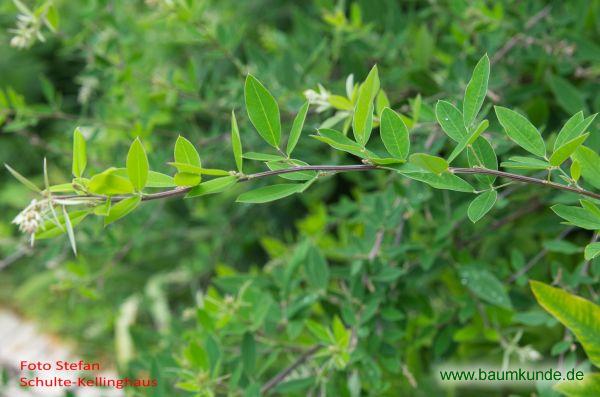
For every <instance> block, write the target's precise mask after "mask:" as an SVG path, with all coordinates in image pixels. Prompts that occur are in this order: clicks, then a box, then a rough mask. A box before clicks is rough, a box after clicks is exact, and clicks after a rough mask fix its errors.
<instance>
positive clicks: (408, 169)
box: [397, 164, 473, 193]
mask: <svg viewBox="0 0 600 397" xmlns="http://www.w3.org/2000/svg"><path fill="white" fill-rule="evenodd" d="M397 171H398V172H399V173H400V174H402V175H404V176H406V177H408V178H411V179H414V180H416V181H420V182H425V183H427V184H428V185H430V186H431V187H434V188H436V189H447V190H454V191H457V192H468V193H473V187H472V186H471V185H469V183H468V182H467V181H465V180H464V179H461V178H460V177H458V176H456V175H454V174H451V173H449V172H444V173H443V174H441V175H437V174H432V173H427V172H422V171H421V169H420V168H418V167H415V166H413V165H412V164H406V165H404V166H402V168H400V169H398V170H397Z"/></svg>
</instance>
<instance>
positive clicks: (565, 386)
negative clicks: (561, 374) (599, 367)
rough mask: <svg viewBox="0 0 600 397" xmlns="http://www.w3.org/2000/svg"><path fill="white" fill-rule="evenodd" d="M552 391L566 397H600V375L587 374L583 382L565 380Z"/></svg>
mask: <svg viewBox="0 0 600 397" xmlns="http://www.w3.org/2000/svg"><path fill="white" fill-rule="evenodd" d="M553 389H554V390H556V391H558V392H560V393H562V394H564V395H566V396H567V397H594V396H600V374H598V373H587V374H585V376H584V378H583V380H575V381H573V380H565V381H563V382H560V383H557V384H556V385H554V386H553Z"/></svg>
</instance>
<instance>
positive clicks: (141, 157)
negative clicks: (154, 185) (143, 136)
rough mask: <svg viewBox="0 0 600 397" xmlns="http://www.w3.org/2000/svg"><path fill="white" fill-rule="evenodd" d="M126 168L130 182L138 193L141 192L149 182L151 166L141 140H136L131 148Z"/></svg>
mask: <svg viewBox="0 0 600 397" xmlns="http://www.w3.org/2000/svg"><path fill="white" fill-rule="evenodd" d="M126 167H127V175H128V176H129V181H130V182H131V184H132V185H133V187H134V189H135V190H136V191H138V192H141V191H142V189H143V188H144V187H145V186H146V182H147V181H148V171H149V168H150V166H149V165H148V157H146V151H145V150H144V146H142V142H140V139H139V138H136V139H135V140H134V141H133V143H132V144H131V146H130V147H129V152H128V153H127V162H126Z"/></svg>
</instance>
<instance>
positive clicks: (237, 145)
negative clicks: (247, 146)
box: [231, 110, 244, 172]
mask: <svg viewBox="0 0 600 397" xmlns="http://www.w3.org/2000/svg"><path fill="white" fill-rule="evenodd" d="M231 147H232V149H233V157H234V159H235V165H236V167H237V170H238V171H239V172H244V171H243V165H244V164H243V159H242V140H241V139H240V130H239V128H238V124H237V120H236V118H235V112H234V111H233V110H232V111H231Z"/></svg>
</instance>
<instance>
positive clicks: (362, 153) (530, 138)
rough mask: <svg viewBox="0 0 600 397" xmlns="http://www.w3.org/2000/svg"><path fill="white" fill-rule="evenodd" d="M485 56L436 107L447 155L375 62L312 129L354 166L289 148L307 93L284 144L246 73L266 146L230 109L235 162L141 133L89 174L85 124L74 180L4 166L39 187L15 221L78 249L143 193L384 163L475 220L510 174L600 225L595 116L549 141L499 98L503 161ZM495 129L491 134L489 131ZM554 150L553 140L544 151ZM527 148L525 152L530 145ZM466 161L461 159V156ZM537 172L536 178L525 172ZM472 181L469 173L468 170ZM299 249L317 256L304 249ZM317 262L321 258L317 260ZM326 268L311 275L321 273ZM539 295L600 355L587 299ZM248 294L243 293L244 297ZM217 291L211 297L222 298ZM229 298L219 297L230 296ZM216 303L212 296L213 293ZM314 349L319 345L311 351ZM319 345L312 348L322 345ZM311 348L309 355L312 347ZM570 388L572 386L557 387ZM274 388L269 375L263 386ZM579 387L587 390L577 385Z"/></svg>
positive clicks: (590, 248) (538, 287) (326, 340)
mask: <svg viewBox="0 0 600 397" xmlns="http://www.w3.org/2000/svg"><path fill="white" fill-rule="evenodd" d="M489 73H490V62H489V59H488V57H487V55H485V56H483V57H482V58H481V60H480V61H479V62H478V63H477V65H476V67H475V69H474V71H473V74H472V77H471V79H470V81H469V83H468V85H467V87H466V90H465V93H464V97H463V99H462V101H461V102H462V103H461V104H460V106H456V105H455V104H453V103H451V102H449V101H445V100H440V101H438V102H437V104H436V106H435V116H436V119H437V122H438V123H439V126H440V127H441V129H442V130H443V132H444V133H445V134H446V135H447V136H448V137H449V138H450V139H451V140H452V141H454V143H455V144H454V148H453V150H452V151H451V152H450V153H449V154H448V156H446V157H445V158H444V157H439V156H437V155H433V154H429V153H411V150H410V148H411V134H410V131H411V126H412V125H413V124H414V122H415V121H414V118H413V119H411V118H409V117H407V116H405V115H404V114H401V113H399V112H396V111H394V110H393V109H391V108H390V106H389V102H388V100H387V96H386V94H385V92H384V91H383V89H381V87H380V81H379V75H378V70H377V67H376V66H375V67H373V68H372V69H371V71H370V72H369V74H368V75H367V77H366V79H365V80H364V81H363V82H362V83H361V84H354V83H353V82H352V81H349V84H347V92H346V95H345V96H343V95H332V96H330V97H329V98H328V101H329V104H330V105H331V106H332V107H333V108H336V109H339V110H341V111H343V112H345V113H344V114H345V115H346V116H345V119H343V120H341V121H343V123H342V124H343V127H342V128H341V130H335V129H332V128H329V127H328V126H322V128H319V129H318V130H317V131H315V132H314V133H312V134H310V137H311V138H313V139H316V140H318V141H320V142H322V143H324V144H326V145H328V146H330V147H331V148H332V149H334V150H335V151H338V152H345V153H347V154H349V155H351V158H353V159H356V161H355V162H354V163H352V164H345V163H340V164H316V165H315V164H308V163H307V162H305V161H303V160H301V159H298V158H295V157H294V156H293V154H294V149H295V148H296V146H297V144H298V143H299V141H300V138H301V137H302V133H303V129H304V128H303V127H304V122H305V119H306V117H307V114H308V112H309V108H310V106H311V103H310V102H309V101H306V102H305V103H304V104H303V105H302V106H301V107H300V109H299V110H298V112H297V114H296V116H295V118H294V121H293V124H292V127H291V130H290V131H289V134H287V140H286V142H285V144H283V142H282V141H283V139H282V136H283V134H282V124H281V120H280V111H279V107H278V104H277V101H276V100H275V99H274V97H273V96H272V95H271V94H270V93H269V91H268V90H267V89H266V88H265V86H264V85H263V84H261V82H260V81H258V80H257V79H256V78H255V77H253V76H252V75H248V76H247V78H246V82H245V89H244V93H245V103H246V110H247V115H248V118H249V120H250V122H251V123H252V125H253V126H254V127H255V129H256V131H257V132H258V134H259V135H260V137H262V139H263V140H264V141H265V142H266V143H267V144H268V146H270V150H269V151H267V152H260V153H258V152H248V151H246V152H245V151H244V150H243V145H242V139H241V137H242V136H243V134H241V133H240V131H239V128H238V124H237V120H236V115H235V113H234V112H232V113H231V146H232V149H233V155H234V164H235V170H225V169H215V168H209V167H207V166H206V165H205V164H203V163H202V161H201V156H200V154H199V153H198V151H197V150H196V148H195V146H194V144H193V143H192V142H190V141H189V140H187V139H186V138H184V137H182V136H179V137H178V138H177V141H176V142H175V147H174V155H173V161H172V162H169V163H168V164H169V165H170V166H172V167H173V168H174V170H175V172H174V174H173V175H167V174H164V173H160V172H157V171H154V170H151V169H150V162H149V160H148V157H147V155H146V151H145V149H144V145H143V143H142V141H141V140H140V139H135V140H134V141H133V143H132V144H131V146H130V148H129V151H128V154H127V157H126V159H125V166H124V167H122V166H115V167H110V168H108V169H106V170H104V171H102V172H100V173H97V174H94V175H86V173H85V171H86V165H87V157H86V152H87V148H86V141H85V138H84V134H83V133H82V131H80V130H78V129H77V130H75V133H74V135H73V165H72V173H73V177H74V178H73V180H72V181H71V182H70V183H61V184H57V185H53V184H50V183H49V180H48V177H47V175H48V174H47V171H46V164H45V162H44V174H45V176H46V177H45V186H44V188H43V189H41V188H39V187H38V186H36V185H35V184H33V183H32V182H31V181H29V180H27V179H26V178H25V177H24V176H22V175H21V174H19V173H18V172H17V171H15V170H14V169H12V168H11V167H10V166H8V165H7V169H8V170H9V171H10V172H11V173H12V174H13V175H14V176H15V177H16V178H17V179H18V180H20V181H21V182H23V183H24V184H25V185H26V186H28V187H30V188H31V189H32V190H35V191H36V192H38V193H39V194H40V198H39V199H38V200H36V201H34V202H33V203H32V204H31V205H30V206H29V207H27V208H26V209H25V210H24V211H23V212H22V213H21V214H19V216H18V217H17V218H16V219H15V221H16V223H19V224H20V226H21V225H22V224H23V222H24V221H23V219H26V218H27V216H29V215H31V214H32V213H34V214H38V215H40V217H41V221H40V222H39V224H34V227H33V229H31V228H30V229H28V232H29V233H30V234H31V237H32V241H33V239H34V238H35V239H46V238H52V237H56V236H59V235H61V234H67V235H68V237H69V241H70V243H71V245H72V248H73V251H75V252H76V244H75V241H76V240H75V234H74V228H75V227H76V226H77V225H78V224H79V223H80V222H81V221H83V220H84V218H86V217H87V216H90V215H96V216H99V217H101V218H103V220H104V225H109V224H111V223H113V222H115V221H117V220H119V219H121V218H123V217H125V216H126V215H128V214H130V213H131V212H132V211H134V210H135V209H136V208H137V207H138V206H140V205H141V204H142V202H143V201H148V200H159V199H166V198H169V197H174V196H185V197H186V198H198V197H201V196H206V195H209V194H216V193H222V192H224V191H226V190H228V189H231V188H232V187H233V186H234V185H236V184H238V183H241V182H246V181H250V182H252V181H255V180H258V179H263V178H275V177H279V178H282V179H285V182H283V183H274V184H270V185H267V186H263V187H259V188H255V189H253V190H249V191H247V192H245V193H242V194H241V195H240V196H239V197H238V198H237V201H238V202H240V203H267V202H271V201H274V200H279V199H283V198H285V197H288V196H291V195H294V194H299V193H302V192H304V191H306V190H307V189H308V188H309V187H311V185H312V184H313V183H315V182H316V181H317V180H318V179H320V178H324V177H326V176H328V175H331V174H335V173H339V172H358V171H361V172H388V173H393V174H398V175H399V176H400V177H406V178H409V179H412V180H415V181H419V182H423V183H425V184H427V185H429V186H431V187H433V188H435V189H442V190H451V191H457V192H464V193H470V194H474V195H475V197H474V198H473V199H472V200H471V202H470V204H469V206H468V211H467V213H468V217H469V219H470V220H471V221H472V222H477V221H479V220H480V219H482V218H483V217H484V216H485V215H486V214H488V213H489V212H490V211H491V210H492V209H493V208H494V206H495V204H496V201H497V199H498V196H499V193H498V191H499V190H500V189H501V188H504V187H506V186H508V185H510V184H513V183H529V184H536V185H540V186H541V188H545V189H557V190H562V191H566V192H569V193H571V194H574V195H579V196H580V200H579V205H566V204H556V205H554V206H552V210H553V211H554V212H555V213H556V214H557V215H558V216H559V217H560V218H562V219H563V220H564V222H565V223H567V224H569V225H572V226H576V227H580V228H583V229H587V230H592V231H596V232H597V231H600V207H599V203H600V201H599V200H600V194H599V193H597V190H598V189H600V156H599V155H598V153H596V152H595V151H593V150H592V149H590V148H588V147H586V146H585V141H586V139H587V138H588V137H589V132H588V128H589V126H590V125H591V123H592V122H593V121H594V119H595V116H596V115H587V116H586V115H584V114H583V112H581V111H580V112H578V113H575V114H574V115H573V116H572V117H571V118H569V119H568V120H567V122H566V123H565V124H564V126H563V127H562V128H561V130H560V131H559V133H558V135H557V136H556V139H555V140H554V142H547V141H545V140H544V138H543V137H542V135H541V134H540V132H539V130H538V129H537V128H536V127H535V126H534V125H533V124H532V123H531V122H530V121H529V120H528V119H527V118H526V117H525V116H523V115H522V114H520V113H519V112H517V111H515V110H511V109H508V108H505V107H501V106H495V107H494V110H495V115H496V117H497V120H498V122H499V124H500V125H501V128H502V130H503V131H504V132H505V134H506V136H507V137H508V138H509V139H510V140H511V141H513V142H514V143H515V144H516V145H518V146H519V147H520V148H522V149H523V151H524V153H523V155H519V156H512V157H509V158H508V159H505V161H502V162H500V163H499V161H498V157H497V155H496V153H495V151H494V145H492V142H490V140H491V139H492V135H491V134H489V133H488V128H489V126H490V121H489V120H487V119H485V118H482V117H480V116H479V114H480V110H481V108H482V105H483V103H484V100H485V98H486V95H487V93H488V80H489ZM377 130H378V131H379V137H380V139H381V143H382V144H383V148H384V149H385V153H384V152H383V150H381V149H380V148H374V147H373V146H377V145H373V144H372V142H373V139H371V138H372V137H371V136H372V133H373V132H374V131H377ZM494 139H496V138H494ZM550 148H551V150H549V149H550ZM525 152H526V153H525ZM247 161H255V162H260V163H263V164H264V165H265V166H266V169H264V170H262V171H259V172H255V173H247V172H245V169H246V168H247V166H246V164H245V162H247ZM459 161H462V162H463V163H465V162H466V166H456V165H454V164H457V163H459ZM527 172H534V175H533V176H530V175H525V174H524V173H527ZM471 175H472V176H473V178H472V179H468V177H469V176H471ZM302 255H310V254H307V253H305V252H303V253H302ZM584 255H585V259H586V260H591V259H593V258H595V257H596V256H598V255H600V243H598V242H592V243H590V244H589V245H587V246H586V247H585V253H584ZM315 261H316V262H319V259H315ZM318 278H319V275H315V279H318ZM533 290H534V293H535V294H536V297H537V298H538V299H539V301H540V303H541V304H542V306H543V307H544V308H546V309H547V310H548V311H549V312H551V313H552V314H553V315H555V316H556V317H557V318H558V319H559V320H560V321H562V322H564V323H565V325H567V326H568V327H570V328H571V329H572V330H573V332H574V334H575V335H576V336H577V337H578V338H579V339H580V341H581V343H582V344H583V346H584V348H585V349H586V351H587V353H588V355H589V357H590V360H591V362H592V363H594V364H595V365H598V362H599V361H598V360H599V359H598V352H599V351H600V346H599V344H598V339H599V338H598V335H600V333H599V330H598V321H595V320H594V319H597V318H598V312H599V310H600V309H598V307H597V306H596V305H594V304H593V303H591V302H588V301H584V300H582V299H581V298H577V297H573V296H571V295H569V294H567V293H566V292H564V291H560V290H556V289H554V288H552V287H548V286H545V285H543V284H539V283H536V284H533ZM245 293H246V292H245V291H242V292H240V293H239V296H243V295H244V294H245ZM215 299H216V298H215ZM228 304H233V303H232V302H229V303H227V302H225V303H223V302H219V303H218V304H216V306H217V308H218V307H221V305H225V306H227V305H228ZM209 306H210V303H209ZM201 321H204V323H205V324H204V325H205V326H206V327H208V328H214V327H215V326H216V325H215V324H214V323H213V320H211V319H208V318H203V319H201ZM309 328H310V330H311V332H313V333H314V334H315V335H317V336H318V338H319V339H320V340H321V343H322V344H323V345H324V346H329V347H328V348H329V352H334V353H335V354H332V355H331V357H332V359H331V365H332V367H337V368H343V367H344V366H345V365H346V364H347V363H348V361H349V359H350V356H349V353H350V351H351V350H352V346H353V342H352V338H351V335H350V333H349V332H348V330H347V329H346V328H345V327H344V325H343V323H342V322H341V321H340V320H339V318H336V320H335V321H334V322H333V325H332V329H331V330H330V329H327V328H325V327H323V326H322V325H320V324H318V323H311V324H310V325H309ZM247 338H250V337H246V336H244V343H247V344H248V346H249V347H247V349H252V347H251V344H252V341H251V340H250V339H247ZM200 350H201V349H199V348H197V347H195V346H193V345H191V346H190V350H189V351H188V352H187V353H186V354H188V356H189V357H188V358H189V361H191V362H193V363H195V365H197V366H199V367H202V368H205V369H207V370H208V372H209V373H211V372H214V371H215V368H214V366H215V365H216V364H215V362H212V361H211V357H209V356H210V349H208V348H207V351H208V356H207V355H206V354H207V353H206V352H204V351H200ZM315 352H316V350H315ZM315 352H313V353H315ZM311 354H312V353H311ZM589 379H592V380H588V381H587V383H586V384H584V385H580V386H578V387H580V389H579V390H580V391H581V390H584V388H590V389H589V390H592V389H591V388H597V387H598V385H597V375H596V376H594V377H590V378H589ZM180 387H182V388H184V389H185V388H189V389H190V390H197V389H196V385H195V383H193V382H191V381H187V382H186V381H183V382H182V383H181V384H180ZM560 387H561V388H562V390H563V391H564V392H565V393H567V394H569V390H568V389H569V387H572V386H560ZM264 388H266V390H269V388H270V387H269V385H268V384H267V385H265V386H264V387H263V389H264ZM581 388H583V389H581Z"/></svg>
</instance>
